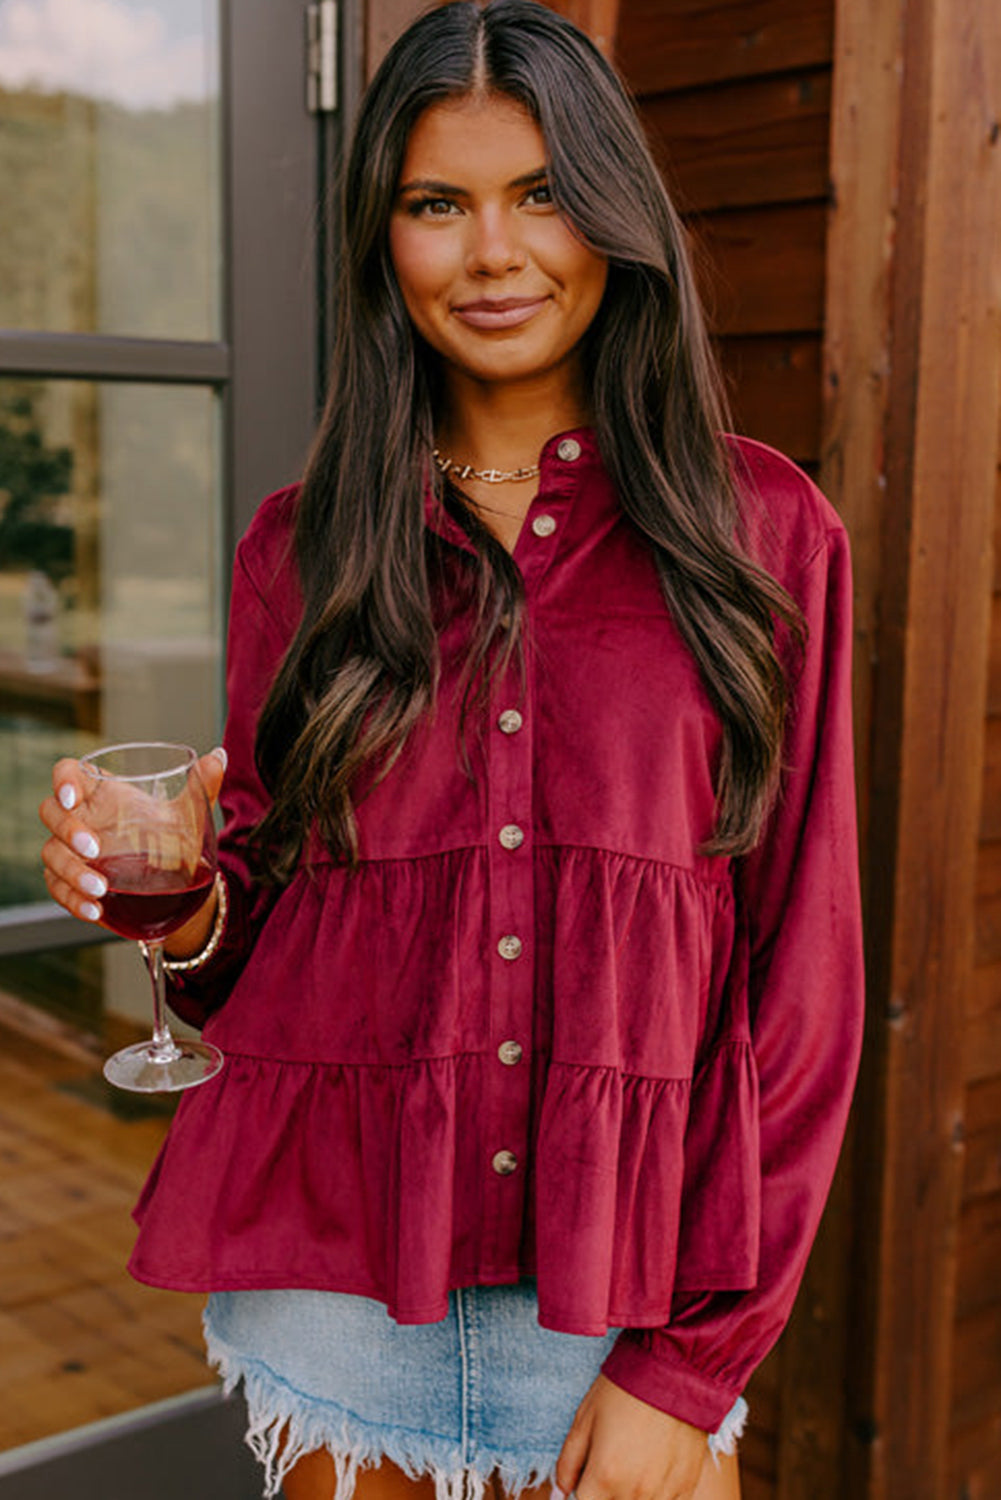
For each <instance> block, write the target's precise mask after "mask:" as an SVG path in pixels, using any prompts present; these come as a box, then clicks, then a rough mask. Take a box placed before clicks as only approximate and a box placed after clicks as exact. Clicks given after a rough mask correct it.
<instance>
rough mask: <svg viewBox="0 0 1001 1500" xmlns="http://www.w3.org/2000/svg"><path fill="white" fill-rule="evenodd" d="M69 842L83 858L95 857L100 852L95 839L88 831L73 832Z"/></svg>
mask: <svg viewBox="0 0 1001 1500" xmlns="http://www.w3.org/2000/svg"><path fill="white" fill-rule="evenodd" d="M70 843H71V844H72V845H73V848H74V849H75V850H76V852H77V854H82V855H83V857H84V859H96V858H97V856H98V855H99V854H100V852H101V851H100V849H99V848H98V846H97V839H95V838H93V837H92V836H91V835H90V834H89V833H75V834H74V835H73V837H72V838H71V839H70Z"/></svg>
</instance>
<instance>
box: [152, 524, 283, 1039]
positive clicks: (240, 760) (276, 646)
mask: <svg viewBox="0 0 1001 1500" xmlns="http://www.w3.org/2000/svg"><path fill="white" fill-rule="evenodd" d="M254 540H256V533H255V532H252V533H251V534H250V535H249V536H248V539H247V542H244V543H242V544H241V546H240V548H239V549H238V551H237V556H236V562H235V565H234V569H233V588H232V595H231V599H230V614H229V631H228V643H227V652H226V691H227V699H228V703H229V713H228V716H227V721H226V730H225V734H224V736H223V745H224V747H225V749H226V754H227V757H228V761H227V767H226V776H225V779H224V782H223V788H222V793H221V796H220V804H221V807H222V810H223V814H224V824H223V828H222V832H221V833H220V836H219V868H220V870H221V871H222V874H223V877H224V879H225V881H226V889H227V893H228V896H229V913H228V916H227V919H226V926H225V929H224V932H223V936H222V941H221V942H220V944H219V947H218V948H217V949H216V952H215V953H214V955H213V956H212V958H211V959H209V961H208V962H207V963H206V964H205V965H204V966H203V967H202V968H200V969H195V970H191V971H189V972H188V973H183V974H179V975H175V976H173V977H172V978H171V981H170V986H169V991H168V1000H169V1003H170V1006H171V1008H172V1009H173V1010H174V1011H176V1012H177V1014H178V1015H179V1016H181V1017H183V1019H184V1020H185V1021H189V1022H190V1023H191V1024H192V1025H194V1026H202V1025H204V1023H205V1021H206V1019H207V1018H208V1016H209V1015H210V1014H211V1012H212V1011H214V1010H217V1009H218V1008H219V1006H220V1005H222V1004H223V1003H224V1001H225V1000H226V999H227V997H228V995H229V993H230V991H231V989H232V988H233V985H234V983H235V982H236V979H237V978H238V976H239V974H240V972H241V970H242V969H243V967H244V965H245V963H246V962H247V959H248V957H249V955H250V952H251V949H252V948H253V945H254V941H255V938H256V935H257V933H258V931H259V930H260V926H261V923H262V922H263V921H264V919H265V917H266V916H267V913H268V911H269V909H270V907H271V906H272V904H273V902H274V899H275V893H274V891H273V890H269V889H266V888H263V887H261V886H259V885H256V884H255V883H254V880H253V877H252V874H251V870H250V865H249V861H248V856H247V839H248V836H249V834H250V832H251V830H252V829H253V828H254V826H255V824H256V823H257V822H258V821H259V820H260V819H261V817H263V815H264V813H265V811H266V809H267V806H268V802H269V798H268V793H267V792H266V790H265V788H264V786H263V784H262V782H261V779H260V777H259V775H258V773H257V767H256V764H255V761H254V738H255V734H256V730H257V720H258V716H259V714H260V711H261V708H262V706H263V704H264V701H265V699H266V697H267V694H268V690H269V689H270V686H271V683H272V680H273V678H274V675H275V672H276V670H277V667H278V664H279V662H280V661H281V658H282V655H283V653H284V650H285V644H286V642H285V640H284V639H283V635H282V631H281V630H280V628H279V626H278V624H277V622H276V619H275V616H274V614H273V612H272V610H271V609H270V608H269V606H268V604H267V603H266V601H265V599H264V597H263V594H262V590H261V588H260V587H259V586H258V584H257V582H256V581H255V578H254V576H253V573H252V571H251V566H250V565H248V558H247V553H248V551H250V552H251V555H252V553H253V549H252V544H253V541H254ZM248 543H250V544H251V545H250V546H248Z"/></svg>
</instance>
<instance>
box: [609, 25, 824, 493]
mask: <svg viewBox="0 0 1001 1500" xmlns="http://www.w3.org/2000/svg"><path fill="white" fill-rule="evenodd" d="M833 29H834V5H833V0H754V3H743V4H740V3H738V4H734V3H731V4H728V5H720V4H719V3H718V0H673V3H664V0H622V3H621V5H620V9H619V21H618V30H617V35H616V39H615V48H614V56H615V60H616V62H617V64H618V66H619V67H620V69H621V71H622V72H623V74H624V76H625V77H626V79H627V80H628V82H629V84H630V87H631V88H632V89H633V91H634V93H635V94H636V96H637V99H638V102H639V105H640V109H641V114H642V116H643V120H644V123H645V125H646V127H647V130H648V132H649V134H650V136H651V139H652V141H653V144H654V148H655V151H656V153H657V156H658V158H659V161H660V163H661V166H662V169H663V172H664V176H665V178H666V180H667V182H668V185H669V186H670V187H671V189H672V190H673V194H674V197H675V200H676V202H677V204H678V207H679V208H680V209H681V210H682V211H683V212H684V213H685V214H686V216H687V217H688V218H689V222H690V224H691V226H692V229H693V232H694V234H695V237H696V241H697V245H698V246H699V250H698V260H699V264H700V266H701V268H702V273H703V274H702V285H703V290H704V294H705V297H706V301H707V303H708V305H709V309H710V313H711V317H712V322H713V326H714V329H715V330H716V331H717V332H718V334H719V336H720V341H721V353H722V359H723V365H724V369H725V371H726V373H727V375H728V377H729V381H730V386H731V395H732V400H733V404H734V415H735V417H736V419H737V425H738V426H739V427H740V428H741V429H742V430H744V431H746V432H748V433H750V434H752V435H753V436H755V437H759V438H761V439H762V440H764V441H765V442H771V443H774V445H775V446H776V447H778V448H781V449H782V450H783V451H784V452H786V453H788V454H789V455H790V457H792V458H795V459H797V460H799V461H801V462H804V463H806V464H807V465H810V466H815V465H816V464H817V462H818V460H819V456H820V411H821V389H820V368H821V345H822V335H823V316H824V240H825V230H826V203H827V192H828V126H829V118H830V97H831V55H832V45H833Z"/></svg>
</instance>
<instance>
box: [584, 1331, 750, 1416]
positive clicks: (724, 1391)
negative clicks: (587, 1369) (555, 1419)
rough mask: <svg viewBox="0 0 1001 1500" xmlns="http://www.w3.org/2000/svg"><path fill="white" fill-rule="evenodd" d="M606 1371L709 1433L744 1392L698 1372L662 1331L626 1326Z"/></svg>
mask: <svg viewBox="0 0 1001 1500" xmlns="http://www.w3.org/2000/svg"><path fill="white" fill-rule="evenodd" d="M601 1373H602V1374H603V1375H605V1376H606V1377H607V1378H608V1379H609V1380H610V1381H612V1383H613V1385H617V1386H621V1388H622V1390H624V1391H628V1392H629V1394H630V1395H631V1396H638V1397H639V1399H640V1400H641V1401H645V1402H646V1403H647V1405H648V1406H655V1407H657V1409H658V1410H659V1411H663V1412H667V1414H668V1416H671V1417H677V1418H678V1419H679V1421H682V1422H688V1423H689V1424H690V1426H692V1427H701V1429H702V1431H703V1432H715V1431H716V1429H717V1428H718V1427H719V1424H720V1423H721V1422H722V1420H723V1418H724V1417H725V1416H726V1414H727V1412H728V1411H730V1409H731V1407H732V1406H733V1404H734V1402H735V1401H736V1399H737V1397H738V1396H739V1395H740V1393H741V1387H740V1386H739V1385H733V1384H731V1383H730V1382H728V1381H725V1380H720V1379H715V1378H713V1377H712V1376H710V1375H704V1374H703V1373H702V1372H701V1371H699V1370H693V1369H692V1367H691V1365H690V1364H686V1363H685V1361H684V1360H682V1359H681V1357H680V1356H679V1355H678V1352H677V1350H676V1349H675V1348H674V1347H673V1345H672V1344H671V1343H670V1342H669V1339H668V1338H667V1337H666V1336H665V1334H664V1333H662V1332H661V1330H660V1329H648V1328H647V1329H632V1328H624V1329H623V1330H622V1332H621V1333H620V1334H619V1336H618V1338H617V1339H616V1340H615V1343H614V1344H613V1345H612V1350H611V1353H610V1354H609V1355H608V1357H607V1358H606V1360H605V1362H604V1364H603V1365H602V1367H601Z"/></svg>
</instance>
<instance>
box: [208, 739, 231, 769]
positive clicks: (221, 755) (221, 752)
mask: <svg viewBox="0 0 1001 1500" xmlns="http://www.w3.org/2000/svg"><path fill="white" fill-rule="evenodd" d="M212 754H213V755H217V756H218V757H219V759H220V760H221V761H222V768H223V770H224V771H225V769H226V767H227V766H228V765H229V756H228V755H227V754H226V752H225V750H224V749H223V747H222V746H221V745H216V747H215V749H214V750H213V751H212Z"/></svg>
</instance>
